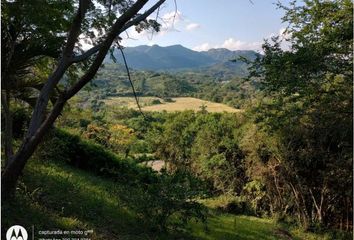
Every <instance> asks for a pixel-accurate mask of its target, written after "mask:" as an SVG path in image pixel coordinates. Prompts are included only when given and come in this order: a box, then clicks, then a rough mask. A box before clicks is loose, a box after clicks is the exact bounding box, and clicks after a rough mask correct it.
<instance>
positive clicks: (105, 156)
mask: <svg viewBox="0 0 354 240" xmlns="http://www.w3.org/2000/svg"><path fill="white" fill-rule="evenodd" d="M37 154H38V155H39V156H38V158H39V159H42V160H47V161H63V162H67V163H69V164H70V165H73V166H75V167H78V168H80V169H84V170H87V171H90V172H93V173H95V174H97V175H100V176H104V177H108V178H111V179H114V180H117V181H128V182H130V181H132V179H135V180H136V179H138V180H139V181H141V182H146V183H149V182H151V181H153V180H152V178H154V175H153V174H152V170H151V169H149V168H143V167H140V166H138V165H136V164H135V163H134V161H132V160H123V159H121V158H119V156H117V155H115V154H114V153H112V152H110V151H107V150H105V149H104V148H103V147H102V146H99V145H96V144H93V143H90V142H87V141H83V140H82V139H80V137H79V136H76V135H72V134H70V133H68V132H66V131H64V130H61V129H53V130H52V132H51V133H50V134H49V136H47V138H46V140H45V141H44V142H43V144H41V146H40V147H39V149H38V151H37Z"/></svg>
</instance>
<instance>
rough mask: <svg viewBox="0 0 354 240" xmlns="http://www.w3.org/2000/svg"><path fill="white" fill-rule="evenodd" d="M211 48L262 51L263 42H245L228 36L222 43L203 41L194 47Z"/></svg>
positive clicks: (196, 48)
mask: <svg viewBox="0 0 354 240" xmlns="http://www.w3.org/2000/svg"><path fill="white" fill-rule="evenodd" d="M211 48H227V49H229V50H256V51H260V50H261V48H262V42H245V41H241V40H237V39H234V38H228V39H226V40H225V41H224V42H223V43H221V44H214V45H212V44H210V43H203V44H201V45H198V46H196V47H194V48H193V50H195V51H207V50H209V49H211Z"/></svg>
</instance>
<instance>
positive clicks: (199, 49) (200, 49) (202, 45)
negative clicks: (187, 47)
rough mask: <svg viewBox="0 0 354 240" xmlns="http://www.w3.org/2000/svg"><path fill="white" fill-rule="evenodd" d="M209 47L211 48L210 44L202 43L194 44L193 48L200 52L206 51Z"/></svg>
mask: <svg viewBox="0 0 354 240" xmlns="http://www.w3.org/2000/svg"><path fill="white" fill-rule="evenodd" d="M210 48H212V46H211V45H210V44H209V43H203V44H201V45H198V46H195V47H194V48H193V50H194V51H198V52H201V51H208V50H209V49H210Z"/></svg>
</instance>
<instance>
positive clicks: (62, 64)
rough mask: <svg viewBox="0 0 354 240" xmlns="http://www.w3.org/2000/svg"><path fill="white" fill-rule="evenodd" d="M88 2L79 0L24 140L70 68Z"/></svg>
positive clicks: (41, 116)
mask: <svg viewBox="0 0 354 240" xmlns="http://www.w3.org/2000/svg"><path fill="white" fill-rule="evenodd" d="M88 5H89V0H80V3H79V8H78V11H77V13H76V15H75V17H74V20H73V24H72V25H71V28H70V31H69V34H68V40H67V43H66V46H65V48H64V50H63V56H62V58H61V60H60V61H59V63H58V66H57V68H56V69H55V71H54V73H53V74H52V75H51V76H50V77H49V78H48V80H47V82H46V83H45V84H44V86H43V88H42V90H41V92H40V94H39V96H38V99H37V102H36V106H35V108H34V110H33V114H32V118H31V122H30V125H29V128H28V132H27V135H26V138H31V136H33V135H34V134H35V132H36V131H37V129H38V128H39V127H40V125H41V123H42V120H43V118H44V116H43V115H44V112H45V110H46V108H47V106H48V101H49V98H50V94H51V93H52V91H53V89H54V88H55V86H56V85H57V84H58V82H59V81H60V79H61V78H62V77H63V75H64V73H65V71H66V70H67V69H68V67H69V66H70V64H71V63H70V62H69V61H68V59H69V58H70V56H71V55H72V52H73V49H74V46H75V43H76V41H77V38H78V36H79V34H80V29H81V23H82V21H83V19H84V17H85V12H86V10H87V8H88Z"/></svg>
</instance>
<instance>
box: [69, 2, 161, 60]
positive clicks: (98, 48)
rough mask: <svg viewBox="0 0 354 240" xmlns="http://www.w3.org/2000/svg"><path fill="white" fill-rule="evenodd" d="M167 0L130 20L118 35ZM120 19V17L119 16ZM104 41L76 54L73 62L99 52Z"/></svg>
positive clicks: (143, 18)
mask: <svg viewBox="0 0 354 240" xmlns="http://www.w3.org/2000/svg"><path fill="white" fill-rule="evenodd" d="M165 1H166V0H159V1H158V2H157V3H155V5H153V6H152V7H151V8H149V9H148V10H146V11H145V12H144V13H143V14H140V15H138V16H137V17H135V18H134V19H133V20H131V21H128V22H127V23H126V24H125V25H124V26H123V27H122V28H121V30H120V31H119V32H118V33H117V36H118V35H119V34H121V33H122V32H124V31H126V30H127V29H128V28H130V27H132V26H133V25H136V24H138V23H139V22H141V21H143V20H145V19H146V18H147V17H148V16H149V15H150V14H152V13H153V12H154V11H155V10H156V9H158V8H159V7H160V6H161V5H162V4H163V3H164V2H165ZM118 19H119V18H118ZM102 45H103V43H101V44H98V45H96V46H94V47H92V48H90V49H89V50H87V51H86V52H85V53H83V54H81V55H79V56H75V57H73V58H71V62H72V63H77V62H82V61H84V60H86V59H87V58H89V57H91V56H92V55H93V54H95V53H96V52H98V51H99V50H100V48H101V47H102Z"/></svg>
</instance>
